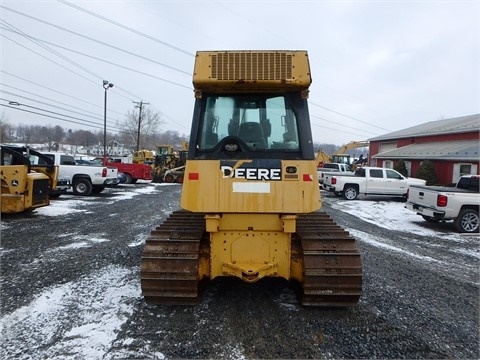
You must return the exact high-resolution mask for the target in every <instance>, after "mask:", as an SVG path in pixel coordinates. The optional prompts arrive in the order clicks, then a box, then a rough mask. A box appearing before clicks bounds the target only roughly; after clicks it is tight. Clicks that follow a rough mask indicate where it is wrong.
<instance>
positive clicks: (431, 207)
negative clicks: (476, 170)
mask: <svg viewBox="0 0 480 360" xmlns="http://www.w3.org/2000/svg"><path fill="white" fill-rule="evenodd" d="M479 179H480V176H478V175H464V176H462V177H461V178H460V180H459V181H458V183H457V185H456V186H455V187H442V186H412V187H410V189H409V191H408V197H407V203H406V204H405V207H406V208H407V209H409V210H412V211H414V212H416V213H417V214H418V215H421V216H422V217H423V218H424V219H425V220H426V221H428V222H439V221H452V220H453V223H454V226H455V228H456V229H457V230H458V231H459V232H463V233H476V232H479V220H478V210H479V207H480V193H479V192H478V183H479Z"/></svg>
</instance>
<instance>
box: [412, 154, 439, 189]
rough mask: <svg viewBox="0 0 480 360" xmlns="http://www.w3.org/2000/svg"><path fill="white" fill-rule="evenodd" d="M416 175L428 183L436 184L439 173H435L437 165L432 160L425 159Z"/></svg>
mask: <svg viewBox="0 0 480 360" xmlns="http://www.w3.org/2000/svg"><path fill="white" fill-rule="evenodd" d="M415 177H417V178H419V179H423V180H426V181H427V185H436V184H438V178H437V174H436V173H435V167H434V165H433V162H432V161H431V160H428V159H427V160H424V161H422V164H421V165H420V169H418V171H417V174H416V175H415Z"/></svg>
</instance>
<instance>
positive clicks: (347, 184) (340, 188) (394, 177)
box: [324, 167, 426, 200]
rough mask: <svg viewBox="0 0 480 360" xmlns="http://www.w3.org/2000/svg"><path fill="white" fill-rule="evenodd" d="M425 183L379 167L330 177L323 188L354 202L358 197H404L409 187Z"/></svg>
mask: <svg viewBox="0 0 480 360" xmlns="http://www.w3.org/2000/svg"><path fill="white" fill-rule="evenodd" d="M425 183H426V181H425V180H422V179H417V178H407V177H405V176H403V175H402V174H400V173H399V172H398V171H395V170H393V169H387V168H379V167H362V168H359V169H357V170H356V171H355V173H354V174H353V175H350V176H348V175H332V176H331V178H330V179H329V184H325V183H324V188H325V186H327V190H329V191H333V192H334V193H335V195H341V194H343V197H344V198H345V199H347V200H355V199H356V198H357V197H358V195H360V194H363V195H386V196H403V197H406V195H407V191H408V188H409V186H412V185H425Z"/></svg>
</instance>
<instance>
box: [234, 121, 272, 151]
mask: <svg viewBox="0 0 480 360" xmlns="http://www.w3.org/2000/svg"><path fill="white" fill-rule="evenodd" d="M238 137H239V138H240V139H242V140H243V141H245V143H246V144H247V145H248V146H249V147H250V148H252V149H265V148H266V145H267V144H266V140H265V137H264V136H263V130H262V126H261V125H260V124H259V123H257V122H244V123H242V124H240V126H239V128H238Z"/></svg>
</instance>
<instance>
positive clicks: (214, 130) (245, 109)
mask: <svg viewBox="0 0 480 360" xmlns="http://www.w3.org/2000/svg"><path fill="white" fill-rule="evenodd" d="M201 117H202V119H201V125H200V129H199V131H200V134H199V137H198V139H197V149H198V150H211V149H213V148H214V147H215V146H216V145H217V144H218V143H220V142H221V141H222V140H223V139H224V138H226V137H229V136H234V137H237V138H239V139H241V140H242V141H243V142H244V143H245V144H246V145H247V146H248V148H249V151H269V150H271V149H274V150H284V151H298V150H299V148H300V146H299V138H298V126H297V119H296V116H295V113H294V111H293V110H292V107H291V106H290V104H289V101H288V99H287V98H286V97H285V96H283V95H278V94H275V95H270V96H268V95H264V94H261V95H235V96H231V95H230V96H218V95H211V96H207V97H206V99H205V102H204V108H203V113H202V114H201Z"/></svg>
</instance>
